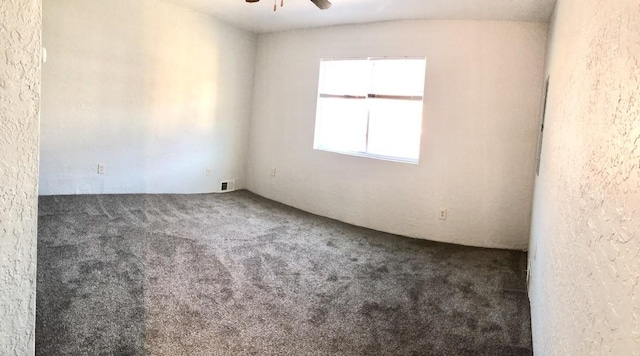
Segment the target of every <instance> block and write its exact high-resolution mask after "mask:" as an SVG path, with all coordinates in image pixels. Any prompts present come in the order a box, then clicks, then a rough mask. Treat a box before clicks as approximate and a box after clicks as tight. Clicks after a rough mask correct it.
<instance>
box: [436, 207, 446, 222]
mask: <svg viewBox="0 0 640 356" xmlns="http://www.w3.org/2000/svg"><path fill="white" fill-rule="evenodd" d="M438 217H439V218H440V220H447V209H440V214H439V215H438Z"/></svg>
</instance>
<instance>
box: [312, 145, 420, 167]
mask: <svg viewBox="0 0 640 356" xmlns="http://www.w3.org/2000/svg"><path fill="white" fill-rule="evenodd" d="M313 149H314V150H318V151H325V152H331V153H338V154H342V155H347V156H356V157H364V158H373V159H377V160H381V161H390V162H398V163H408V164H416V165H417V164H419V163H420V160H419V159H414V158H402V157H393V156H383V155H376V154H371V153H367V152H357V151H339V150H332V149H328V148H324V147H314V148H313Z"/></svg>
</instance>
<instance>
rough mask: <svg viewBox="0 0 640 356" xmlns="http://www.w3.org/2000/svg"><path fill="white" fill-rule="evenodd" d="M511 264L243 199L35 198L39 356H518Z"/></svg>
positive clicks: (525, 319)
mask: <svg viewBox="0 0 640 356" xmlns="http://www.w3.org/2000/svg"><path fill="white" fill-rule="evenodd" d="M525 264H526V255H525V254H524V253H522V252H517V251H502V250H489V249H479V248H470V247H462V246H455V245H447V244H442V243H434V242H428V241H422V240H415V239H409V238H405V237H400V236H395V235H390V234H386V233H381V232H377V231H372V230H368V229H364V228H359V227H354V226H351V225H347V224H344V223H340V222H337V221H334V220H330V219H327V218H322V217H318V216H315V215H312V214H309V213H305V212H302V211H299V210H296V209H293V208H290V207H287V206H284V205H282V204H278V203H275V202H272V201H269V200H266V199H264V198H261V197H258V196H256V195H254V194H252V193H249V192H247V191H239V192H234V193H227V194H207V195H110V196H107V195H98V196H56V197H41V198H40V208H39V228H38V281H37V282H38V287H37V288H38V289H37V319H36V324H37V325H36V350H37V352H36V353H37V354H38V355H47V356H49V355H171V356H175V355H190V356H195V355H509V356H512V355H531V353H532V352H531V330H530V321H529V306H528V301H527V296H526V292H525V280H524V278H525Z"/></svg>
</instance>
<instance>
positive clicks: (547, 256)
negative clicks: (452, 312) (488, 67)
mask: <svg viewBox="0 0 640 356" xmlns="http://www.w3.org/2000/svg"><path fill="white" fill-rule="evenodd" d="M639 39H640V3H639V2H638V1H637V0H616V1H598V0H559V1H558V3H557V8H556V13H555V14H554V19H553V21H552V30H551V32H550V45H549V51H548V65H547V71H548V73H549V74H550V76H551V80H550V92H549V102H548V110H547V118H546V125H545V133H544V145H543V151H542V153H543V154H542V166H541V170H540V177H539V178H538V179H537V181H536V185H535V198H534V209H533V221H532V239H531V251H530V263H531V265H532V280H531V286H530V298H531V312H532V324H533V325H532V330H533V344H534V351H535V353H536V354H538V355H549V356H551V355H580V356H582V355H605V354H606V355H640V235H639V232H640V168H639V167H640V42H639V41H638V40H639Z"/></svg>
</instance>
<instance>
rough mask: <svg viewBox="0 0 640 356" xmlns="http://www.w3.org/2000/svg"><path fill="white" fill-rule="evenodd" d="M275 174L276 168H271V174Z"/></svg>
mask: <svg viewBox="0 0 640 356" xmlns="http://www.w3.org/2000/svg"><path fill="white" fill-rule="evenodd" d="M275 175H276V169H275V168H271V176H272V177H275Z"/></svg>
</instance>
